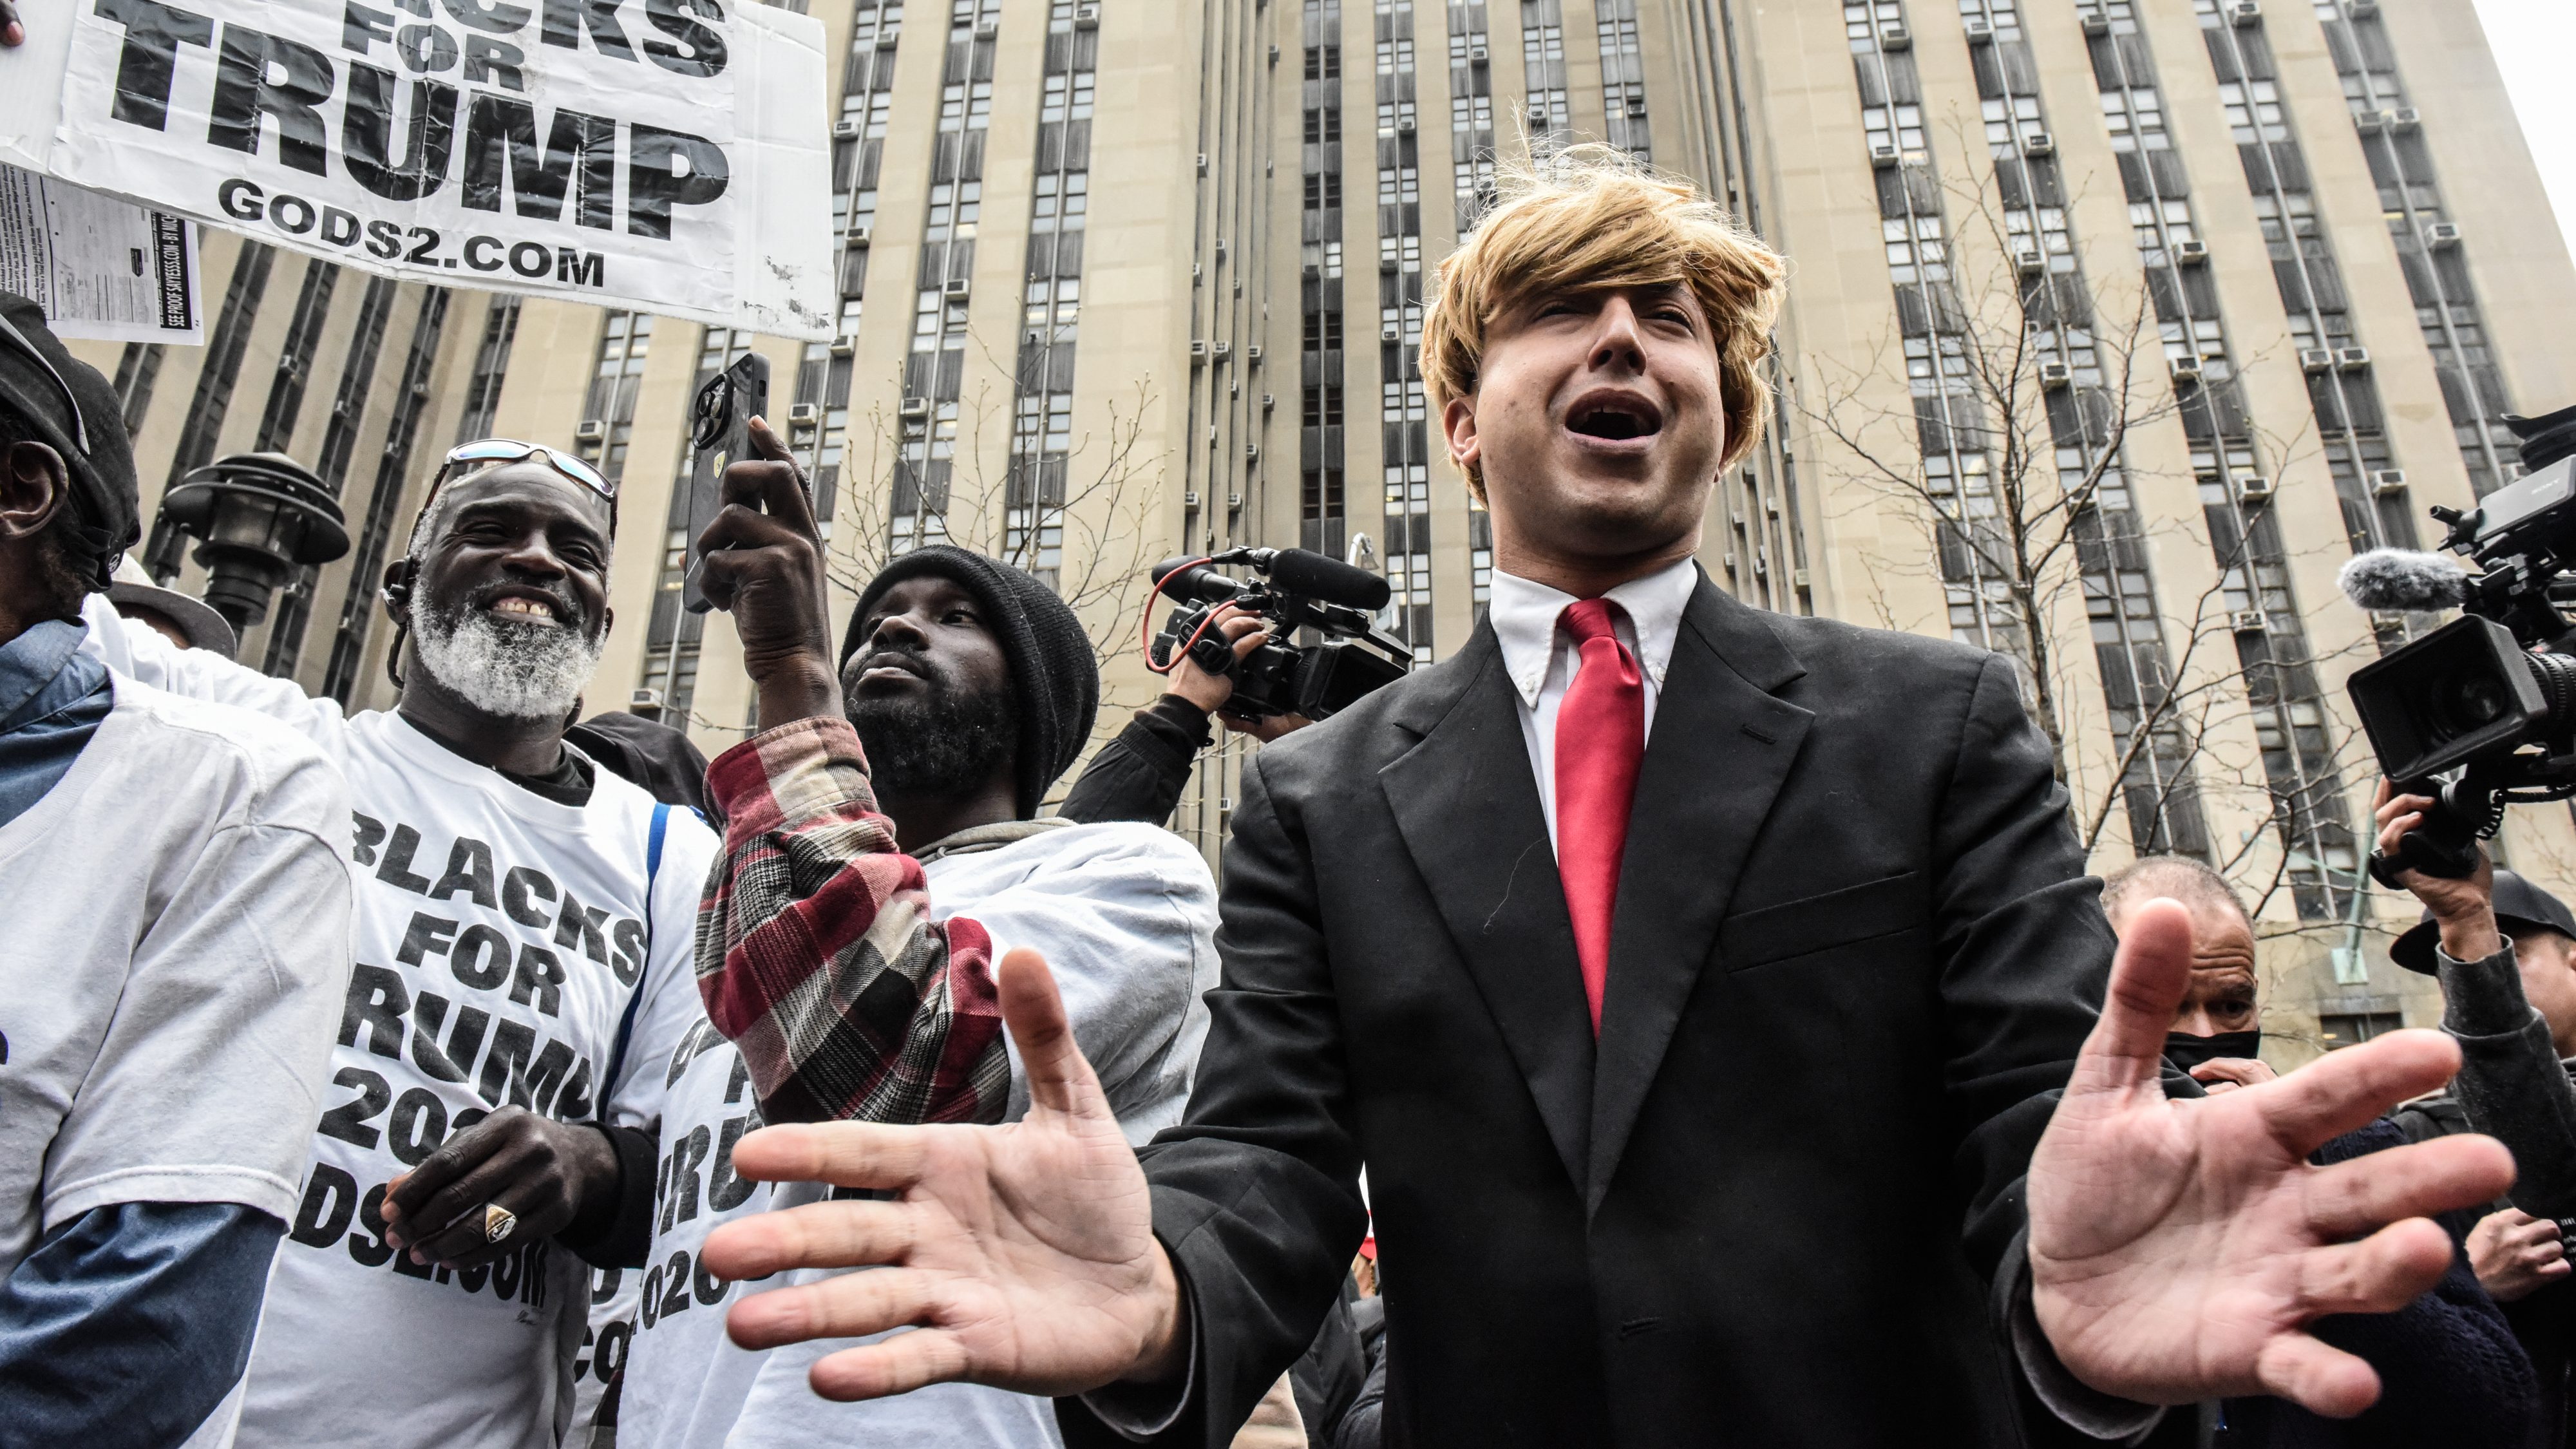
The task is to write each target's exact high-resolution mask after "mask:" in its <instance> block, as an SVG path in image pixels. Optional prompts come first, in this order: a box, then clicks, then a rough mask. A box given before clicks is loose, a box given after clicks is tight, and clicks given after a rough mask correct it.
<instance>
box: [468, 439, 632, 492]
mask: <svg viewBox="0 0 2576 1449" xmlns="http://www.w3.org/2000/svg"><path fill="white" fill-rule="evenodd" d="M531 458H534V459H536V460H537V461H539V462H541V463H543V464H544V465H545V466H547V467H549V468H552V469H553V470H555V471H556V472H557V473H560V474H562V475H563V476H565V477H566V478H570V479H571V480H572V481H574V482H575V483H578V484H580V485H581V486H583V487H584V488H587V489H589V490H590V491H591V492H593V493H596V494H598V495H599V496H600V497H602V498H605V499H607V500H608V504H609V507H610V508H612V509H614V508H615V507H616V506H617V483H616V481H615V480H614V479H612V478H610V477H609V476H608V475H607V474H605V473H602V472H600V471H599V470H598V469H597V468H594V467H592V466H590V465H589V464H588V463H585V462H583V461H582V460H581V459H580V458H579V457H577V456H575V455H574V454H571V453H567V452H564V451H563V450H562V449H560V448H549V447H547V446H546V445H545V444H543V443H522V442H520V441H518V440H517V439H515V438H482V439H478V440H476V441H474V442H471V443H460V444H458V445H457V446H455V447H453V448H450V449H448V451H447V461H446V462H444V463H442V464H441V465H439V470H438V481H439V483H440V484H444V483H445V482H446V481H447V480H448V478H449V476H450V475H452V474H456V473H461V472H467V473H470V472H474V471H477V466H478V465H479V467H485V468H489V467H497V466H499V465H500V464H503V463H524V462H526V461H528V460H529V459H531ZM430 491H431V492H432V493H433V494H435V493H436V492H437V485H432V487H431V490H430Z"/></svg>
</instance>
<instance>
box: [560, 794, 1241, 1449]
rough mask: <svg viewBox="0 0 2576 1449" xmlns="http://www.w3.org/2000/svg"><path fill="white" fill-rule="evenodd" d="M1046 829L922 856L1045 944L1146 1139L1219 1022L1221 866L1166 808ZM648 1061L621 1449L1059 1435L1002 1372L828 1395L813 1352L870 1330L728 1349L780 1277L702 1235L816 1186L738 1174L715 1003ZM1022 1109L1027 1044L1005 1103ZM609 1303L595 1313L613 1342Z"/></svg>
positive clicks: (744, 1100) (995, 933) (740, 1109)
mask: <svg viewBox="0 0 2576 1449" xmlns="http://www.w3.org/2000/svg"><path fill="white" fill-rule="evenodd" d="M1045 827H1046V828H1042V829H1038V830H1036V831H1035V832H1034V833H1032V834H1029V835H1027V836H1026V837H1025V838H1023V839H1020V840H1017V841H1015V842H1013V843H1010V844H1008V845H1004V846H1001V847H1000V848H998V849H991V850H984V851H978V852H974V853H965V854H950V855H942V856H940V857H938V858H936V859H934V860H932V861H931V862H929V864H928V865H927V866H925V867H924V873H925V874H926V875H927V876H928V877H929V880H930V900H931V914H932V915H933V917H934V918H937V919H941V920H945V919H947V918H948V917H950V916H952V915H962V916H968V917H971V918H973V919H974V920H975V921H977V922H978V923H980V924H981V925H983V926H984V928H985V929H986V930H987V931H989V932H991V934H992V937H993V951H994V955H995V957H996V958H997V959H998V958H999V956H1000V955H1001V953H1002V952H1004V951H1007V950H1009V949H1011V948H1012V947H1014V946H1034V947H1037V948H1038V949H1040V950H1042V951H1044V952H1045V953H1046V957H1047V965H1048V967H1049V969H1050V970H1052V971H1053V972H1054V974H1055V978H1056V984H1057V987H1058V989H1059V990H1061V991H1062V993H1063V995H1064V1000H1065V1007H1066V1010H1067V1013H1068V1014H1069V1015H1070V1017H1071V1019H1072V1021H1073V1029H1074V1037H1075V1040H1077V1041H1078V1042H1079V1043H1080V1044H1081V1046H1082V1049H1083V1052H1084V1054H1085V1055H1086V1056H1088V1057H1089V1058H1090V1059H1091V1062H1092V1065H1093V1066H1094V1067H1095V1068H1096V1069H1097V1070H1098V1071H1099V1073H1100V1078H1101V1083H1102V1086H1103V1087H1104V1088H1105V1090H1106V1091H1107V1093H1108V1097H1109V1104H1110V1107H1111V1109H1112V1110H1113V1111H1115V1112H1116V1113H1117V1114H1118V1121H1119V1125H1120V1126H1121V1127H1122V1128H1124V1129H1125V1130H1126V1133H1127V1137H1128V1140H1129V1141H1131V1142H1136V1143H1142V1142H1144V1141H1145V1140H1146V1139H1147V1138H1149V1137H1151V1136H1153V1134H1154V1133H1156V1132H1158V1131H1160V1130H1161V1129H1163V1128H1164V1127H1167V1126H1170V1125H1171V1124H1172V1123H1174V1122H1177V1121H1179V1120H1180V1116H1181V1109H1182V1108H1183V1107H1184V1106H1185V1105H1187V1103H1188V1100H1189V1092H1190V1081H1191V1078H1192V1075H1193V1073H1194V1072H1195V1070H1196V1068H1197V1063H1198V1053H1199V1045H1200V1043H1201V1042H1202V1041H1203V1040H1204V1039H1205V1037H1206V1035H1207V1009H1206V1007H1204V1006H1203V1005H1201V1004H1200V997H1201V996H1202V995H1204V994H1205V993H1206V991H1207V990H1208V989H1209V988H1210V987H1212V986H1214V985H1215V984H1216V977H1217V970H1216V948H1215V945H1214V936H1215V931H1216V883H1215V881H1214V879H1213V878H1212V877H1211V876H1210V875H1209V874H1208V868H1207V862H1206V861H1205V860H1203V859H1202V858H1201V857H1200V856H1199V854H1198V853H1197V852H1196V851H1194V850H1192V849H1190V847H1189V845H1188V844H1187V843H1186V842H1184V841H1182V840H1181V839H1180V838H1179V837H1177V836H1175V835H1172V834H1171V833H1170V832H1168V831H1165V830H1161V829H1158V828H1156V827H1154V826H1150V825H1139V824H1132V823H1131V824H1107V825H1066V824H1056V823H1054V822H1045ZM654 1065H655V1066H656V1067H658V1068H659V1069H660V1070H659V1073H658V1075H657V1078H656V1080H657V1081H658V1082H659V1083H660V1084H662V1085H664V1086H666V1087H667V1088H668V1091H669V1097H668V1099H667V1102H666V1104H665V1105H664V1107H663V1111H662V1165H661V1168H660V1171H659V1173H658V1174H657V1176H656V1179H655V1183H656V1189H657V1191H656V1198H657V1205H656V1211H655V1216H654V1223H653V1226H654V1237H653V1252H652V1256H651V1258H650V1260H649V1262H650V1266H649V1267H647V1268H646V1269H645V1272H644V1278H643V1283H642V1285H641V1291H640V1298H639V1301H638V1302H637V1303H636V1305H635V1309H634V1315H635V1316H634V1317H633V1319H632V1320H631V1321H632V1324H633V1328H632V1337H631V1340H630V1341H629V1343H628V1346H627V1349H626V1377H625V1384H624V1387H623V1389H622V1391H621V1395H620V1402H619V1410H618V1421H617V1444H618V1446H619V1449H718V1446H722V1445H728V1444H730V1445H737V1446H763V1445H795V1444H852V1445H877V1444H883V1445H904V1446H913V1445H918V1446H922V1449H963V1446H994V1449H1004V1446H1008V1449H1053V1446H1056V1445H1059V1444H1060V1443H1061V1442H1062V1441H1061V1440H1060V1439H1059V1438H1058V1436H1057V1433H1056V1427H1055V1410H1054V1406H1053V1404H1052V1403H1050V1402H1049V1401H1048V1400H1046V1399H1042V1398H1032V1397H1029V1396H1027V1395H1024V1394H1012V1393H1005V1392H1003V1391H1001V1390H999V1389H987V1388H979V1387H976V1386H973V1385H969V1384H940V1385H934V1386H933V1387H930V1388H926V1389H922V1390H919V1391H917V1392H915V1393H910V1394H906V1395H904V1396H902V1397H900V1398H894V1399H881V1400H878V1401H876V1402H873V1403H866V1404H841V1403H833V1402H831V1401H829V1400H826V1399H822V1398H819V1397H817V1396H816V1395H815V1393H814V1391H813V1389H812V1388H811V1387H810V1386H809V1385H808V1384H807V1382H806V1372H807V1370H808V1369H809V1368H811V1367H812V1365H813V1363H814V1361H815V1360H816V1359H819V1358H821V1357H822V1356H823V1355H825V1354H827V1353H832V1352H834V1351H837V1350H839V1349H842V1348H846V1347H849V1346H850V1345H851V1344H852V1343H854V1342H856V1341H857V1340H849V1339H842V1340H834V1341H830V1342H825V1343H809V1344H796V1345H792V1346H790V1347H787V1348H782V1349H776V1350H772V1351H769V1352H765V1353H752V1352H747V1351H745V1350H743V1349H740V1348H737V1347H735V1346H734V1344H733V1342H732V1341H731V1340H729V1339H727V1338H726V1337H725V1336H724V1315H725V1311H726V1309H727V1308H728V1307H729V1306H730V1305H731V1304H732V1302H733V1301H734V1300H735V1299H736V1298H738V1297H741V1296H743V1295H744V1294H745V1293H748V1292H758V1291H761V1290H762V1289H764V1288H771V1287H778V1286H781V1285H780V1284H779V1283H775V1282H769V1283H756V1284H752V1285H750V1286H749V1287H748V1288H745V1287H742V1286H740V1285H736V1284H732V1283H723V1282H718V1281H717V1280H715V1279H714V1278H711V1277H709V1276H707V1275H706V1273H705V1272H704V1271H703V1270H702V1269H701V1268H700V1267H699V1265H698V1250H699V1247H700V1246H701V1245H702V1244H703V1243H704V1242H705V1241H706V1236H707V1234H708V1232H710V1231H711V1230H713V1229H714V1227H715V1226H716V1224H718V1223H722V1222H729V1221H732V1220H734V1219H736V1218H741V1217H745V1216H748V1215H750V1214H752V1213H758V1212H766V1211H768V1210H770V1209H771V1208H772V1207H784V1206H791V1205H794V1204H795V1203H799V1202H810V1201H814V1200H816V1199H817V1198H818V1197H819V1196H820V1195H821V1194H820V1192H819V1190H817V1189H816V1188H814V1187H813V1186H812V1185H810V1184H795V1185H791V1186H788V1187H785V1188H773V1187H772V1186H771V1185H770V1184H767V1183H753V1182H746V1181H744V1180H743V1179H741V1178H738V1177H736V1176H734V1175H733V1171H732V1162H733V1145H734V1143H736V1142H737V1141H739V1140H741V1137H742V1135H743V1133H745V1132H748V1131H751V1130H753V1129H755V1128H757V1127H758V1126H759V1125H760V1113H759V1108H758V1106H757V1104H756V1102H755V1100H754V1097H753V1093H752V1090H751V1084H750V1080H749V1076H748V1074H747V1072H746V1071H745V1069H744V1067H743V1061H742V1054H741V1053H740V1052H739V1051H737V1050H735V1049H734V1047H733V1046H732V1044H731V1043H729V1042H727V1041H726V1040H725V1039H724V1038H723V1037H722V1036H720V1035H718V1034H717V1032H716V1030H715V1029H714V1027H712V1026H710V1025H708V1024H706V1023H705V1021H704V1020H703V1018H702V1019H701V1020H700V1022H699V1023H698V1025H697V1027H696V1028H695V1030H693V1031H692V1032H690V1033H689V1034H687V1035H686V1036H684V1037H683V1038H682V1039H681V1040H680V1042H679V1043H678V1045H677V1047H676V1048H675V1049H674V1050H673V1051H672V1052H671V1053H670V1054H669V1055H668V1056H666V1057H664V1058H662V1059H660V1060H658V1061H657V1062H656V1063H655V1064H654ZM1027 1110H1028V1086H1027V1080H1026V1078H1025V1076H1024V1075H1023V1073H1022V1072H1021V1069H1020V1064H1019V1060H1018V1057H1017V1055H1016V1054H1014V1055H1013V1058H1012V1062H1011V1106H1010V1116H1011V1117H1012V1118H1013V1119H1015V1120H1016V1119H1017V1118H1018V1117H1020V1116H1021V1115H1022V1114H1024V1113H1025V1112H1026V1111H1027ZM629 1276H630V1277H631V1276H632V1275H631V1274H630V1275H629ZM824 1276H828V1275H826V1274H823V1273H812V1274H801V1275H798V1281H812V1280H814V1279H819V1278H821V1277H824ZM607 1318H608V1316H607V1315H606V1314H603V1315H602V1319H601V1321H600V1322H598V1323H596V1324H595V1325H594V1326H595V1327H596V1328H597V1330H598V1332H597V1333H596V1335H595V1337H596V1338H597V1339H599V1340H602V1341H604V1340H606V1339H607V1338H608V1337H609V1336H610V1332H611V1330H610V1327H609V1326H608V1321H607Z"/></svg>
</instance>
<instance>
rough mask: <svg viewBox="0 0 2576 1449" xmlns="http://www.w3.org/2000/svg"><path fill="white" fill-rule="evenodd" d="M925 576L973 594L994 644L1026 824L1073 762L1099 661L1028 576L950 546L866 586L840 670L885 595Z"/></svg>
mask: <svg viewBox="0 0 2576 1449" xmlns="http://www.w3.org/2000/svg"><path fill="white" fill-rule="evenodd" d="M925 575H935V576H937V577H939V578H944V579H947V580H949V581H950V582H952V583H954V584H956V585H957V586H958V587H959V588H962V589H964V590H965V591H966V592H968V593H970V594H973V595H974V596H975V600H976V602H978V603H980V604H982V605H983V606H984V612H985V614H986V615H987V616H988V617H989V618H991V619H992V621H993V632H994V633H995V634H996V635H998V636H999V637H1000V639H1001V641H1002V653H1003V654H1004V656H1005V657H1007V658H1008V659H1009V660H1010V662H1011V683H1012V684H1013V685H1014V686H1015V687H1016V688H1017V689H1018V691H1019V693H1018V695H1017V696H1016V698H1015V700H1014V702H1015V703H1016V704H1017V706H1018V708H1019V716H1020V749H1019V756H1018V762H1017V763H1018V773H1019V799H1018V805H1019V814H1020V818H1021V819H1023V820H1028V819H1033V818H1035V817H1036V815H1037V813H1038V802H1039V801H1041V800H1043V799H1045V798H1046V792H1047V787H1048V786H1049V785H1052V784H1054V783H1055V782H1056V777H1057V776H1059V775H1062V774H1063V773H1064V772H1065V771H1066V770H1067V769H1070V768H1071V767H1072V765H1073V762H1074V761H1075V760H1076V759H1077V758H1079V757H1080V756H1081V754H1082V747H1083V746H1084V745H1085V744H1086V743H1088V742H1089V741H1090V739H1091V724H1092V721H1093V720H1094V719H1095V718H1096V717H1097V716H1098V715H1099V713H1100V657H1099V656H1098V655H1097V654H1095V653H1093V652H1092V649H1091V635H1090V633H1089V631H1087V630H1085V629H1084V628H1083V627H1082V620H1081V618H1080V617H1079V616H1077V615H1076V614H1075V613H1074V612H1073V609H1072V608H1071V607H1070V606H1069V605H1067V604H1066V603H1065V601H1064V600H1062V599H1060V598H1058V597H1056V592H1055V590H1053V589H1051V588H1048V587H1047V586H1046V585H1045V583H1043V582H1041V581H1040V580H1039V579H1038V578H1037V576H1036V575H1034V574H1031V573H1029V572H1028V571H1027V570H1025V569H1017V568H1013V567H1012V566H1010V565H1009V564H1006V563H1003V562H1002V561H1001V560H999V559H990V558H986V557H985V556H984V555H982V554H980V553H975V552H972V551H970V550H967V549H962V548H959V547H957V546H956V545H954V544H946V543H934V544H931V545H929V546H927V547H924V548H916V549H914V550H913V551H912V552H910V553H907V554H905V555H903V556H902V557H900V558H897V559H896V560H895V561H894V562H892V563H890V564H887V565H886V566H885V568H884V569H883V570H882V571H880V572H879V573H878V574H877V576H876V577H875V578H873V579H870V580H869V581H868V587H867V590H866V592H864V593H862V594H860V595H859V606H858V608H856V609H854V610H852V611H851V613H850V627H849V631H848V632H847V633H845V634H843V635H842V636H841V663H842V664H843V665H845V666H846V665H847V664H848V663H849V662H850V656H851V655H853V654H856V653H857V652H858V651H859V648H860V646H861V645H864V644H865V643H867V640H865V639H863V638H861V637H859V626H860V625H862V624H863V623H865V622H866V621H867V617H868V610H869V609H870V608H873V607H874V606H875V604H876V601H877V600H878V599H880V598H882V597H884V596H885V591H886V590H888V589H890V588H893V587H894V586H895V585H897V584H899V583H902V582H903V581H904V580H905V579H917V578H921V577H924V576H925Z"/></svg>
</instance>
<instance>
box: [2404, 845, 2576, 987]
mask: <svg viewBox="0 0 2576 1449" xmlns="http://www.w3.org/2000/svg"><path fill="white" fill-rule="evenodd" d="M2495 914H2496V929H2497V930H2498V931H2501V932H2503V933H2504V934H2505V935H2508V936H2524V935H2529V934H2530V933H2532V932H2534V931H2556V932H2557V933H2558V934H2560V935H2562V936H2565V937H2567V938H2568V939H2569V940H2571V941H2576V915H2570V914H2569V913H2568V910H2567V907H2566V906H2565V905H2563V904H2561V903H2560V902H2559V899H2558V897H2556V896H2553V895H2551V894H2550V893H2549V892H2547V891H2545V890H2542V889H2541V888H2540V887H2538V886H2536V885H2533V884H2532V883H2531V882H2529V881H2527V880H2524V879H2523V878H2522V877H2521V876H2518V875H2515V874H2514V873H2513V872H2512V871H2509V870H2498V871H2497V872H2496V873H2495ZM2441 939H2442V930H2441V927H2439V926H2438V925H2436V924H2434V921H2433V913H2432V912H2431V911H2426V912H2425V913H2424V919H2423V921H2422V922H2421V923H2420V924H2418V925H2417V926H2416V927H2415V928H2414V929H2413V930H2411V931H2408V932H2407V933H2406V934H2405V935H2403V936H2400V937H2398V938H2397V939H2396V940H2395V941H2392V942H2390V943H2389V946H2388V959H2390V960H2392V961H2394V962H2396V963H2397V964H2398V965H2400V966H2403V967H2405V968H2406V969H2407V970H2409V971H2420V972H2422V973H2423V974H2425V975H2427V976H2430V975H2432V974H2433V947H2434V946H2435V945H2437V944H2439V943H2440V941H2441Z"/></svg>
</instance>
